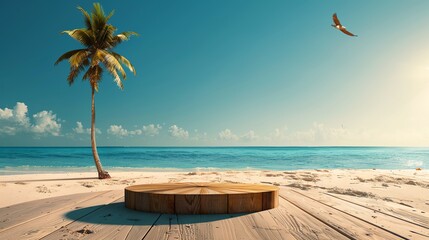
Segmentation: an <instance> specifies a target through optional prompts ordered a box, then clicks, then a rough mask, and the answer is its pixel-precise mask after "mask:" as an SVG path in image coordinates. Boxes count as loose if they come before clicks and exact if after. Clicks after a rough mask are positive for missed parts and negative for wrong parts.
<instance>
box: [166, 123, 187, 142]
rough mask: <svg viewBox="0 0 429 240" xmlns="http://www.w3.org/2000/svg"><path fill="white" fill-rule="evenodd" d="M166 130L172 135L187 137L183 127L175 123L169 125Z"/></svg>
mask: <svg viewBox="0 0 429 240" xmlns="http://www.w3.org/2000/svg"><path fill="white" fill-rule="evenodd" d="M168 131H169V132H170V135H171V136H172V137H176V138H183V139H187V138H189V132H188V131H186V130H185V129H183V128H180V127H178V126H177V125H173V126H171V127H170V128H169V130H168Z"/></svg>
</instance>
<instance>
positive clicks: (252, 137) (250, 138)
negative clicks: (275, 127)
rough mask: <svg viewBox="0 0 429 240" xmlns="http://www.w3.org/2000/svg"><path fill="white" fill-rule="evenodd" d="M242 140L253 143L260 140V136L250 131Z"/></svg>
mask: <svg viewBox="0 0 429 240" xmlns="http://www.w3.org/2000/svg"><path fill="white" fill-rule="evenodd" d="M241 138H242V139H244V140H247V141H253V140H256V139H258V138H259V136H258V135H256V133H255V131H253V130H250V131H248V132H247V133H245V134H244V135H243V136H241Z"/></svg>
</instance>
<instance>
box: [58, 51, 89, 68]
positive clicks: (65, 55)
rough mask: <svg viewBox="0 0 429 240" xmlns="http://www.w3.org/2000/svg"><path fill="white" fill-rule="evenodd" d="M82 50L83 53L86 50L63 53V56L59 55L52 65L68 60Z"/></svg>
mask: <svg viewBox="0 0 429 240" xmlns="http://www.w3.org/2000/svg"><path fill="white" fill-rule="evenodd" d="M82 50H83V51H85V50H86V49H76V50H71V51H68V52H66V53H64V54H63V55H61V56H60V57H59V58H58V59H57V61H56V62H55V63H54V65H57V64H58V63H60V62H61V61H63V60H66V59H69V58H70V57H71V56H73V55H74V54H76V53H77V52H80V51H82Z"/></svg>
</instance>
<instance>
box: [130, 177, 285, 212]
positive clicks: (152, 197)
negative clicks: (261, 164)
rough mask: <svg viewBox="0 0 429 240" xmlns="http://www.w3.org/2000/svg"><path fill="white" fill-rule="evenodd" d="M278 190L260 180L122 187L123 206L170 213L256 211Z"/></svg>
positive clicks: (273, 200) (272, 203)
mask: <svg viewBox="0 0 429 240" xmlns="http://www.w3.org/2000/svg"><path fill="white" fill-rule="evenodd" d="M278 191H279V188H278V187H275V186H271V185H262V184H232V183H192V182H189V183H162V184H143V185H134V186H129V187H126V188H125V206H126V207H127V208H130V209H134V210H139V211H145V212H157V213H173V214H221V213H244V212H257V211H262V210H267V209H271V208H275V207H277V206H278V202H279V201H278V197H279V196H278V194H279V193H278Z"/></svg>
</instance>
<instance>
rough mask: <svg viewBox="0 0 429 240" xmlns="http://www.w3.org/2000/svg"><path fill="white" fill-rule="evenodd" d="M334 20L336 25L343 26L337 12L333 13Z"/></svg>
mask: <svg viewBox="0 0 429 240" xmlns="http://www.w3.org/2000/svg"><path fill="white" fill-rule="evenodd" d="M332 20H334V23H335V25H340V26H341V23H340V20H338V17H337V14H336V13H334V15H332Z"/></svg>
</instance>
